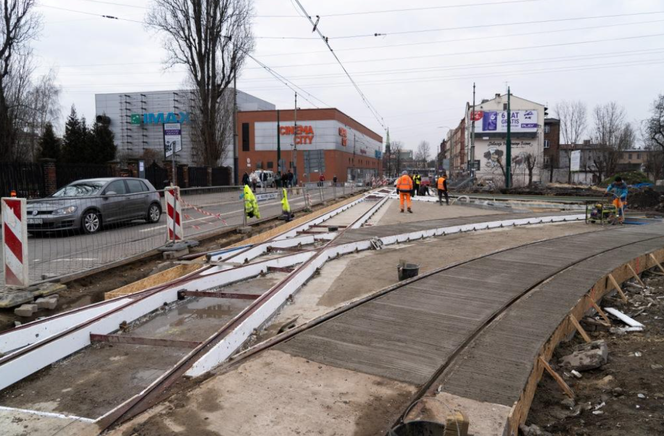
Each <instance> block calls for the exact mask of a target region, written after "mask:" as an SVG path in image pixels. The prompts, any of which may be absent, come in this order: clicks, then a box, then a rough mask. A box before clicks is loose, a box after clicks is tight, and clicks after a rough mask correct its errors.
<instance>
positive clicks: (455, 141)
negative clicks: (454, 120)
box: [447, 118, 468, 175]
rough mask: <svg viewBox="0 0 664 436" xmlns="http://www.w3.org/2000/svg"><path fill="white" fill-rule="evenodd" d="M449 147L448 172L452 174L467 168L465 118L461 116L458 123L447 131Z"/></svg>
mask: <svg viewBox="0 0 664 436" xmlns="http://www.w3.org/2000/svg"><path fill="white" fill-rule="evenodd" d="M447 146H448V148H449V159H450V172H451V173H452V174H454V175H456V174H459V173H461V172H462V171H465V170H467V169H468V156H467V150H466V119H465V118H462V119H461V122H460V123H459V125H458V126H457V127H456V128H455V129H454V130H450V131H449V132H448V133H447Z"/></svg>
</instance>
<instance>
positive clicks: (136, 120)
mask: <svg viewBox="0 0 664 436" xmlns="http://www.w3.org/2000/svg"><path fill="white" fill-rule="evenodd" d="M190 121H191V120H190V119H189V112H178V113H175V112H168V113H163V112H157V113H147V114H131V123H132V124H172V123H180V124H184V123H188V122H190Z"/></svg>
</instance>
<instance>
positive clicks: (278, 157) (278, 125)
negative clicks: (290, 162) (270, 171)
mask: <svg viewBox="0 0 664 436" xmlns="http://www.w3.org/2000/svg"><path fill="white" fill-rule="evenodd" d="M277 172H278V173H280V174H281V177H283V176H284V169H283V168H281V123H280V122H279V109H277Z"/></svg>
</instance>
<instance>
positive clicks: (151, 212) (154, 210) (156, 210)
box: [147, 204, 161, 224]
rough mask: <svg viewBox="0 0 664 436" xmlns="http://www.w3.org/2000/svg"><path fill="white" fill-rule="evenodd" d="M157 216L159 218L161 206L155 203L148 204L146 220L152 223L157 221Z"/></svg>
mask: <svg viewBox="0 0 664 436" xmlns="http://www.w3.org/2000/svg"><path fill="white" fill-rule="evenodd" d="M159 218H161V208H160V207H159V206H158V205H156V204H152V205H150V209H148V217H147V221H148V222H149V223H151V224H154V223H157V222H159Z"/></svg>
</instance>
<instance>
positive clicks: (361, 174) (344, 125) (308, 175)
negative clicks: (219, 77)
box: [238, 109, 383, 182]
mask: <svg viewBox="0 0 664 436" xmlns="http://www.w3.org/2000/svg"><path fill="white" fill-rule="evenodd" d="M296 116H297V129H296V128H295V119H296V118H295V117H296ZM238 133H239V147H238V162H239V164H238V167H239V169H240V176H241V175H242V174H243V173H244V172H245V171H246V172H247V173H250V172H252V171H254V170H256V169H265V170H271V171H274V172H275V173H276V172H278V171H281V172H282V173H286V172H287V171H288V170H289V169H290V170H291V171H293V173H294V174H296V175H297V178H298V180H300V181H304V182H308V181H317V180H319V178H320V176H321V175H323V176H325V179H326V180H328V181H329V180H332V178H333V177H334V176H337V180H338V181H339V182H346V181H370V180H371V178H372V177H378V176H381V175H382V168H381V166H382V164H381V162H382V145H383V138H382V137H381V136H380V135H378V134H377V133H375V132H373V131H371V130H370V129H368V128H367V127H365V126H363V125H362V124H360V123H358V122H357V121H355V120H354V119H352V118H350V117H349V116H348V115H346V114H344V113H343V112H341V111H339V110H337V109H300V110H298V111H297V115H296V113H295V111H293V110H279V111H276V110H269V111H266V110H258V111H242V112H240V113H239V114H238ZM279 148H280V149H281V160H280V161H278V157H277V156H278V149H279ZM278 162H279V163H278Z"/></svg>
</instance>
